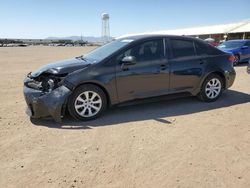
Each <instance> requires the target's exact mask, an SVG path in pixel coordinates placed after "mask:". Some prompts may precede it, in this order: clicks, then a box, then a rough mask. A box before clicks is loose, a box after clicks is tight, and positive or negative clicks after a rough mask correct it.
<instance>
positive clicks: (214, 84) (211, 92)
mask: <svg viewBox="0 0 250 188" xmlns="http://www.w3.org/2000/svg"><path fill="white" fill-rule="evenodd" d="M220 92H221V82H220V80H219V79H217V78H213V79H211V80H210V81H209V82H207V85H206V95H207V97H208V98H209V99H215V98H216V97H218V95H219V94H220Z"/></svg>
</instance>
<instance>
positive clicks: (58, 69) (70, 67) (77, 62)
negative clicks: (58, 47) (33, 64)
mask: <svg viewBox="0 0 250 188" xmlns="http://www.w3.org/2000/svg"><path fill="white" fill-rule="evenodd" d="M91 63H92V62H91V61H89V60H83V59H81V58H73V59H67V60H63V61H57V62H55V63H51V64H48V65H45V66H42V67H40V68H39V69H38V70H36V71H33V72H32V73H31V76H32V77H38V76H39V75H41V74H42V73H51V74H54V75H60V74H68V73H71V72H74V71H76V70H79V69H82V68H85V67H87V66H89V65H90V64H91Z"/></svg>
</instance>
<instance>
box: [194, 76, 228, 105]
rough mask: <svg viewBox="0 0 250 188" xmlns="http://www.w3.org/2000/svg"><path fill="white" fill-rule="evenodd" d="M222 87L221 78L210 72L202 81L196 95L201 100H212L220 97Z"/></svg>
mask: <svg viewBox="0 0 250 188" xmlns="http://www.w3.org/2000/svg"><path fill="white" fill-rule="evenodd" d="M222 89H223V80H222V78H221V77H220V76H218V75H216V74H211V75H210V76H208V77H207V78H206V79H205V81H204V82H203V84H202V88H201V91H200V93H199V95H198V97H199V99H201V100H202V101H206V102H213V101H216V100H217V99H218V98H219V97H220V95H221V93H222Z"/></svg>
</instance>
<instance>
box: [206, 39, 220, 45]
mask: <svg viewBox="0 0 250 188" xmlns="http://www.w3.org/2000/svg"><path fill="white" fill-rule="evenodd" d="M204 41H206V42H207V43H208V44H210V45H212V46H218V45H219V44H220V43H219V42H215V39H213V38H207V39H205V40H204Z"/></svg>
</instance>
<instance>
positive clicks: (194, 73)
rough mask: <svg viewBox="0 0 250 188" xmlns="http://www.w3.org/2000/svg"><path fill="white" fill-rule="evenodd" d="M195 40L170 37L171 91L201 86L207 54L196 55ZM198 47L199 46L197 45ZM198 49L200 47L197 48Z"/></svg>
mask: <svg viewBox="0 0 250 188" xmlns="http://www.w3.org/2000/svg"><path fill="white" fill-rule="evenodd" d="M196 45H198V44H196V43H195V42H194V41H192V40H189V39H182V38H172V39H170V47H171V51H172V53H171V54H172V57H171V59H170V60H169V63H170V91H171V92H184V91H192V90H194V89H196V88H197V87H198V86H199V83H200V79H201V76H202V74H203V70H204V66H205V64H206V63H207V62H206V61H207V60H206V57H207V55H206V54H205V53H204V54H202V51H201V52H200V55H199V56H197V55H196V48H195V46H196ZM197 47H198V46H197ZM197 49H198V48H197Z"/></svg>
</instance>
